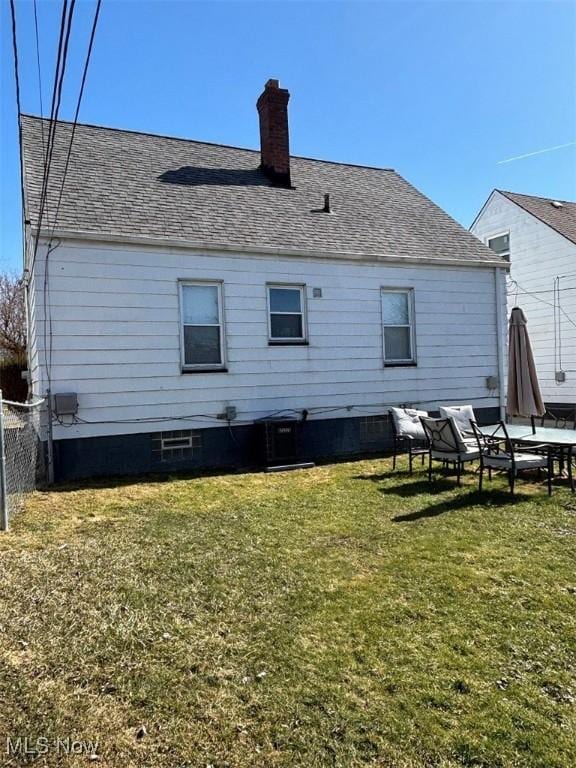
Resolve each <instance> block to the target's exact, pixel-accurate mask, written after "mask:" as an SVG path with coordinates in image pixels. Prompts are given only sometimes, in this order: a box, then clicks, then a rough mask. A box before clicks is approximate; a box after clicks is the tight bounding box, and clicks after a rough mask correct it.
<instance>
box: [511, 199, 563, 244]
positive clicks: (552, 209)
mask: <svg viewBox="0 0 576 768" xmlns="http://www.w3.org/2000/svg"><path fill="white" fill-rule="evenodd" d="M497 192H500V194H501V195H504V197H507V198H508V199H509V200H512V202H513V203H516V204H517V205H519V206H520V207H521V208H524V210H525V211H528V213H531V214H532V215H533V216H536V218H537V219H540V221H543V222H544V223H545V224H548V226H549V227H552V229H555V230H556V232H559V233H560V234H561V235H564V237H566V238H568V240H571V241H572V242H573V243H576V203H571V202H568V201H567V200H552V199H551V198H549V197H534V196H533V195H520V194H518V193H517V192H505V191H504V190H502V189H498V190H497ZM554 202H557V203H562V207H561V208H558V207H556V206H554V205H552V203H554Z"/></svg>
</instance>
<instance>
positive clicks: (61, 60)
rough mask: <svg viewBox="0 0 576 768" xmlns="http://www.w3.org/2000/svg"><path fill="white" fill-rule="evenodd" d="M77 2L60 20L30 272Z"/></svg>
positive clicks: (65, 0) (65, 3)
mask: <svg viewBox="0 0 576 768" xmlns="http://www.w3.org/2000/svg"><path fill="white" fill-rule="evenodd" d="M75 2H76V0H71V3H70V12H68V0H63V3H62V15H61V19H60V34H59V38H58V52H57V55H56V65H55V68H54V84H53V87H52V104H51V108H50V123H49V126H48V140H47V143H46V154H45V157H44V175H43V178H42V192H41V195H40V207H39V211H38V222H37V232H36V241H35V243H34V253H33V256H32V261H31V265H30V272H32V270H33V269H34V265H35V263H36V258H37V254H38V244H39V242H40V233H41V230H42V219H43V216H44V209H45V206H46V200H47V196H48V182H49V179H50V169H51V164H52V155H53V152H54V139H55V135H56V124H57V121H58V112H59V110H60V99H61V96H62V83H63V81H64V73H65V71H66V59H67V54H68V41H69V39H70V31H71V28H72V18H73V16H74V6H75Z"/></svg>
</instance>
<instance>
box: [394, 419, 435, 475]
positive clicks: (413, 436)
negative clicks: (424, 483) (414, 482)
mask: <svg viewBox="0 0 576 768" xmlns="http://www.w3.org/2000/svg"><path fill="white" fill-rule="evenodd" d="M390 416H391V417H392V419H391V421H392V434H393V437H394V453H393V455H392V469H396V456H397V455H398V454H399V453H402V452H403V449H404V450H407V451H408V466H409V471H410V474H412V468H413V465H414V457H415V456H421V457H422V464H424V456H425V455H426V454H427V453H428V443H427V440H426V434H425V433H424V429H423V428H422V424H421V423H420V416H428V412H427V411H417V410H416V409H415V408H390Z"/></svg>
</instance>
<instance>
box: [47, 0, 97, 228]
mask: <svg viewBox="0 0 576 768" xmlns="http://www.w3.org/2000/svg"><path fill="white" fill-rule="evenodd" d="M101 5H102V0H97V2H96V11H95V13H94V21H93V22H92V31H91V32H90V42H89V43H88V52H87V53H86V60H85V62H84V71H83V72H82V82H81V84H80V92H79V94H78V101H77V102H76V111H75V113H74V121H73V123H72V132H71V134H70V143H69V144H68V152H67V154H66V162H65V165H64V172H63V174H62V184H61V186H60V194H59V195H58V203H57V205H56V212H55V214H54V220H53V223H52V232H51V234H50V242H51V241H52V238H53V237H54V230H55V228H56V222H57V219H58V214H59V212H60V204H61V203H62V195H63V193H64V185H65V184H66V176H67V174H68V166H69V165H70V156H71V154H72V145H73V143H74V136H75V134H76V126H77V124H78V115H79V113H80V106H81V104H82V97H83V96H84V86H85V85H86V75H87V74H88V66H89V64H90V57H91V55H92V47H93V45H94V36H95V34H96V27H97V26H98V17H99V16H100V6H101Z"/></svg>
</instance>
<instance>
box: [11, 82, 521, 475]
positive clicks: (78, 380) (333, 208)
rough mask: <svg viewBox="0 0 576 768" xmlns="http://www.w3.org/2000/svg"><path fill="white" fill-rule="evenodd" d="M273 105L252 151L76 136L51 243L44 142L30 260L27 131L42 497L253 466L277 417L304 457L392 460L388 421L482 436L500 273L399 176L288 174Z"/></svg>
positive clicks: (266, 101)
mask: <svg viewBox="0 0 576 768" xmlns="http://www.w3.org/2000/svg"><path fill="white" fill-rule="evenodd" d="M288 99H289V94H288V91H287V90H285V89H283V88H280V87H279V85H278V81H275V80H269V81H268V82H267V83H266V86H265V88H264V91H263V93H262V95H261V96H260V98H259V99H258V102H257V108H258V113H259V118H260V144H261V146H260V151H254V150H250V149H240V148H237V147H229V146H221V145H216V144H209V143H205V142H199V141H189V140H183V139H179V138H170V137H165V136H156V135H150V134H145V133H137V132H135V131H127V130H116V129H111V128H103V127H99V126H93V125H78V126H77V128H76V132H75V138H74V143H73V149H72V152H71V156H70V162H69V167H68V173H67V175H66V183H65V189H64V193H63V195H62V200H61V204H60V206H59V208H58V217H57V220H56V221H55V222H54V221H53V219H52V218H51V217H52V216H54V213H55V211H56V209H57V207H58V202H57V201H58V197H59V192H60V188H61V178H62V173H63V169H64V168H65V165H66V156H67V152H68V148H69V144H70V136H71V131H72V126H71V125H70V124H69V123H64V122H61V123H58V125H57V129H56V139H55V146H54V152H53V164H52V165H53V170H52V173H51V176H50V183H49V185H48V193H47V201H48V202H47V206H46V211H47V215H46V217H45V218H44V221H43V223H42V225H41V230H40V233H39V246H38V248H37V253H36V257H34V250H35V240H36V236H37V234H38V226H39V209H40V199H41V192H42V177H43V152H42V121H41V120H40V119H39V118H37V117H32V116H23V118H22V129H23V146H24V165H25V189H26V217H27V221H28V237H27V284H28V302H29V315H30V319H31V322H30V336H31V338H30V372H31V377H32V382H33V389H34V392H36V393H39V394H42V393H46V392H47V391H48V390H49V391H50V394H51V399H50V402H51V404H52V414H51V418H50V419H49V423H48V425H47V427H48V428H47V435H46V439H47V441H48V446H49V448H51V449H52V450H49V455H50V456H52V457H53V465H54V467H55V476H56V478H72V477H83V476H90V475H97V474H113V473H128V472H144V471H156V470H160V469H170V470H174V469H177V468H188V467H214V466H238V465H242V464H244V465H246V464H250V463H253V461H254V460H255V456H257V455H258V452H259V451H261V450H263V446H264V442H265V439H266V435H267V434H268V437H269V436H270V435H269V433H267V431H266V429H265V428H264V426H263V424H264V423H265V422H266V421H267V420H268V419H271V418H281V417H296V418H297V419H299V434H300V456H301V457H306V458H315V457H319V456H328V457H329V456H342V455H351V454H355V453H359V452H369V451H381V450H382V449H383V448H386V447H387V446H388V445H389V441H390V427H389V424H388V419H387V416H386V413H387V409H388V408H389V407H390V406H391V405H397V404H414V405H418V406H420V407H423V408H427V409H431V410H434V409H435V408H436V407H437V406H438V404H439V403H459V402H467V403H473V404H474V406H475V408H476V410H477V413H478V415H479V418H481V419H484V420H489V421H490V420H494V419H495V418H497V416H498V414H499V411H500V409H501V408H502V406H503V405H504V403H503V399H502V381H503V371H504V360H505V319H506V318H505V301H506V299H505V274H506V272H507V270H508V263H507V262H506V261H505V260H504V259H503V258H502V257H501V256H499V255H497V254H495V253H494V252H493V251H492V250H490V249H489V248H487V247H486V246H485V245H483V244H482V243H480V242H478V240H477V239H476V238H475V237H474V236H473V235H472V234H470V232H468V231H467V230H466V229H465V228H463V227H461V226H460V225H459V224H457V223H456V222H455V221H454V220H453V219H451V218H450V217H449V216H448V215H447V214H446V213H444V212H443V211H442V210H441V209H440V208H438V207H437V206H436V205H434V204H433V203H432V202H431V201H430V200H428V199H427V198H426V197H425V196H424V195H422V194H421V193H420V192H418V191H417V190H416V189H415V188H414V187H412V186H411V185H410V184H409V183H408V182H407V181H405V180H404V179H403V178H402V177H401V176H399V175H398V174H397V173H396V172H395V171H393V170H389V169H379V168H370V167H363V166H356V165H347V164H342V163H336V162H327V161H324V160H312V159H308V158H305V157H294V156H291V155H290V154H289V136H288ZM44 127H45V129H46V127H47V126H44ZM292 426H293V425H292V424H291V423H290V422H289V421H288V419H287V420H286V426H285V427H284V428H283V430H281V431H284V432H289V431H290V429H291V428H292ZM278 434H279V433H278ZM278 434H277V436H278ZM280 438H281V435H280Z"/></svg>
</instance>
